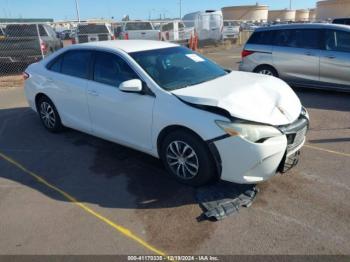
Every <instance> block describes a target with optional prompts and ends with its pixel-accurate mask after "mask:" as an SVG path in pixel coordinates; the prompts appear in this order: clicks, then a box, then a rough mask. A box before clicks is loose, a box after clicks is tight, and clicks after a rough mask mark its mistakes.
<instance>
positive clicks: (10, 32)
mask: <svg viewBox="0 0 350 262" xmlns="http://www.w3.org/2000/svg"><path fill="white" fill-rule="evenodd" d="M0 28H1V30H0V76H8V75H14V74H19V73H21V72H23V70H24V69H25V68H26V67H27V66H28V65H29V64H31V63H34V62H37V61H39V60H41V59H42V58H44V57H45V56H47V55H49V54H51V53H53V52H55V51H56V50H58V49H60V48H62V46H63V45H62V41H61V40H60V39H59V38H57V36H56V33H55V31H54V30H53V28H52V27H51V26H49V25H46V24H0Z"/></svg>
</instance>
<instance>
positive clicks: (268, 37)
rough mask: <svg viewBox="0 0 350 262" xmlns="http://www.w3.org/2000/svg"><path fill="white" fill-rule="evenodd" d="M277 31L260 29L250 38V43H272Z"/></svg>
mask: <svg viewBox="0 0 350 262" xmlns="http://www.w3.org/2000/svg"><path fill="white" fill-rule="evenodd" d="M274 33H275V31H273V30H271V31H259V32H254V33H253V35H252V36H251V37H250V38H249V40H248V44H256V45H271V44H272V40H273V36H274Z"/></svg>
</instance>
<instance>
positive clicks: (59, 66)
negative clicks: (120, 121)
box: [43, 50, 92, 133]
mask: <svg viewBox="0 0 350 262" xmlns="http://www.w3.org/2000/svg"><path fill="white" fill-rule="evenodd" d="M91 55H92V52H91V51H87V50H74V51H68V52H66V53H64V54H63V55H61V56H59V57H58V58H57V59H55V60H54V62H53V63H52V64H51V65H49V67H48V69H49V72H48V74H47V77H46V78H45V82H44V83H43V86H47V87H48V90H49V94H48V95H49V97H50V98H52V99H53V102H54V103H55V105H56V107H57V109H58V111H59V114H60V116H61V118H62V121H63V124H64V125H67V126H69V127H71V128H74V129H78V130H81V131H84V132H87V133H91V121H90V116H89V111H88V105H87V97H86V90H87V85H88V82H89V80H88V76H89V70H90V61H91Z"/></svg>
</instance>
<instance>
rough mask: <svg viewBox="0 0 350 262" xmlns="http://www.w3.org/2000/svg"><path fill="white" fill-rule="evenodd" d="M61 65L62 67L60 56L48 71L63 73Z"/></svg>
mask: <svg viewBox="0 0 350 262" xmlns="http://www.w3.org/2000/svg"><path fill="white" fill-rule="evenodd" d="M61 65H62V56H59V57H58V58H56V59H55V60H54V61H53V62H52V63H51V64H50V65H49V67H48V69H49V70H50V71H53V72H56V73H60V72H61Z"/></svg>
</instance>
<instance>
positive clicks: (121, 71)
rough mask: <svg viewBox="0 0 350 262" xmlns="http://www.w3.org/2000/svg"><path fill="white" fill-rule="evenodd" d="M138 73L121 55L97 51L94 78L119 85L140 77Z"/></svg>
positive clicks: (101, 81)
mask: <svg viewBox="0 0 350 262" xmlns="http://www.w3.org/2000/svg"><path fill="white" fill-rule="evenodd" d="M138 78H139V77H138V76H137V74H136V73H135V72H134V71H133V70H132V69H131V68H130V66H129V65H128V64H127V63H126V62H125V61H124V60H123V59H122V58H120V57H118V56H116V55H113V54H109V53H100V52H98V53H96V56H95V66H94V80H95V81H97V82H100V83H103V84H107V85H112V86H119V85H120V83H122V82H124V81H127V80H131V79H138Z"/></svg>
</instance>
